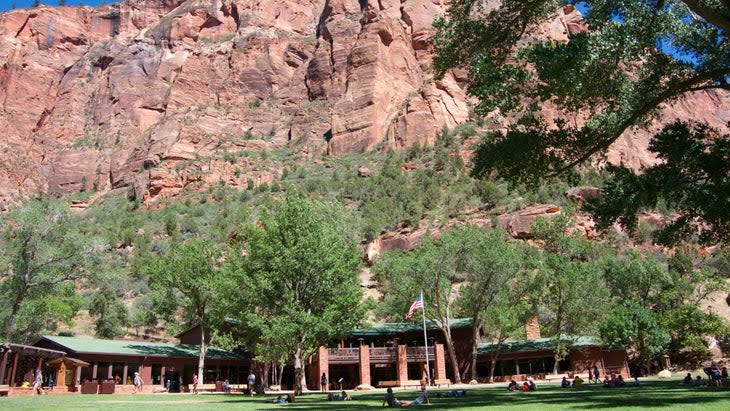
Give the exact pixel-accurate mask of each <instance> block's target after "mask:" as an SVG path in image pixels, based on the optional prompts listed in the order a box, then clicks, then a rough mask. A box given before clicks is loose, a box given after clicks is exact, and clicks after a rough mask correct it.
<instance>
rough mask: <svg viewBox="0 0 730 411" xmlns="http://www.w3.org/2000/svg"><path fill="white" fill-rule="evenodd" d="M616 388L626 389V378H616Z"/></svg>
mask: <svg viewBox="0 0 730 411" xmlns="http://www.w3.org/2000/svg"><path fill="white" fill-rule="evenodd" d="M616 386H617V387H625V386H626V381H624V377H622V376H621V375H619V376H618V377H617V378H616Z"/></svg>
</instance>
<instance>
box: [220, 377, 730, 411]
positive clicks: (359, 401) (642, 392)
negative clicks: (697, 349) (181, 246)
mask: <svg viewBox="0 0 730 411" xmlns="http://www.w3.org/2000/svg"><path fill="white" fill-rule="evenodd" d="M445 391H448V390H434V391H431V397H432V398H431V402H432V404H433V405H432V406H431V408H433V409H439V410H440V409H449V410H458V409H478V408H483V407H499V408H500V409H510V408H514V409H516V410H517V409H520V410H522V409H541V408H563V409H569V408H580V409H620V408H626V407H632V408H638V407H641V408H661V409H666V408H676V409H692V408H696V407H699V406H706V407H712V408H716V409H730V397H729V396H728V393H730V389H728V388H685V387H682V386H680V383H679V382H678V381H676V380H672V381H651V382H644V383H642V385H641V386H640V387H633V386H628V387H623V388H603V386H601V385H589V386H587V387H584V388H582V389H579V390H575V389H563V388H559V387H539V388H538V391H535V392H528V393H523V392H516V393H509V392H507V391H506V390H505V389H504V388H503V387H490V388H477V389H467V391H468V394H467V396H466V397H463V398H437V397H435V395H436V393H438V392H445ZM352 395H353V398H354V400H353V401H351V402H349V401H348V402H341V401H334V402H328V401H326V399H325V397H324V396H323V395H318V394H308V395H305V396H302V397H298V399H297V402H295V403H292V404H286V408H287V409H297V410H302V411H304V410H324V411H328V410H332V411H334V410H343V409H347V410H359V409H372V408H379V407H380V406H381V404H382V401H383V394H381V393H378V394H360V393H355V392H353V393H352ZM417 395H418V393H417V392H414V391H403V392H396V397H398V398H399V399H401V400H413V399H415V397H416V396H417ZM268 398H275V396H270V397H268ZM260 401H261V402H260V405H261V407H260V408H261V409H271V407H272V406H276V405H275V404H265V403H264V402H263V400H260ZM236 402H244V401H243V400H234V399H232V401H228V400H227V401H226V403H236ZM247 402H249V404H250V403H251V402H252V400H247ZM257 405H258V404H257ZM257 408H259V407H257ZM417 408H420V407H417Z"/></svg>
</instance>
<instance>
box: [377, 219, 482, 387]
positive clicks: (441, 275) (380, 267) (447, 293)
mask: <svg viewBox="0 0 730 411" xmlns="http://www.w3.org/2000/svg"><path fill="white" fill-rule="evenodd" d="M468 231H469V230H466V231H464V230H461V229H458V230H451V231H447V232H445V233H443V234H442V235H441V237H439V238H436V239H433V238H425V239H424V240H423V243H422V244H421V245H420V246H419V247H418V248H416V249H415V250H412V251H408V252H403V251H391V252H388V253H385V254H384V255H383V256H382V257H380V258H379V259H378V260H377V261H376V263H375V265H374V266H373V274H374V277H375V279H376V280H377V281H378V287H379V289H380V290H381V292H382V293H383V298H382V301H381V302H380V306H379V308H378V313H379V315H380V316H381V317H383V318H387V319H391V320H394V321H403V317H404V316H405V314H406V313H407V312H408V308H409V306H410V305H411V303H412V302H413V300H414V299H415V298H416V297H417V296H418V295H419V294H420V293H421V291H423V297H424V300H425V301H424V307H425V315H426V318H427V319H428V320H429V321H431V322H432V323H433V324H435V325H436V326H437V327H438V328H439V330H440V331H441V332H442V334H443V336H444V340H445V342H446V348H447V352H448V355H449V360H450V363H451V366H452V371H453V375H454V382H455V383H457V384H458V383H460V382H461V375H462V373H463V372H464V371H465V370H466V367H467V366H468V365H467V364H462V367H460V363H459V362H458V361H457V358H456V351H455V349H454V345H453V339H452V337H451V326H450V323H451V317H452V314H453V311H454V304H455V301H456V299H457V297H458V293H457V288H458V286H459V285H461V284H463V283H464V282H465V281H466V279H467V273H466V271H465V270H464V264H465V262H466V261H467V258H468V256H469V254H470V252H471V250H472V248H473V247H472V246H471V245H470V244H469V242H468V241H462V239H463V238H462V236H463V235H465V234H467V233H468ZM469 235H470V234H469ZM418 315H419V316H420V314H418ZM462 368H463V370H462Z"/></svg>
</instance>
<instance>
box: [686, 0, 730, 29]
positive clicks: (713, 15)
mask: <svg viewBox="0 0 730 411" xmlns="http://www.w3.org/2000/svg"><path fill="white" fill-rule="evenodd" d="M682 2H683V3H684V4H686V5H687V7H689V9H690V10H691V11H692V12H693V13H695V14H697V15H698V16H700V17H702V18H703V19H705V20H706V21H707V22H708V23H712V24H714V25H715V26H717V27H719V28H721V29H723V30H725V32H727V33H730V18H728V17H727V16H725V15H722V14H720V13H719V12H718V11H717V10H713V9H711V8H709V7H706V6H705V5H704V4H703V2H702V1H697V0H682ZM722 2H723V4H724V5H725V8H726V9H728V10H727V12H728V14H730V6H729V5H728V3H730V2H728V1H727V0H722Z"/></svg>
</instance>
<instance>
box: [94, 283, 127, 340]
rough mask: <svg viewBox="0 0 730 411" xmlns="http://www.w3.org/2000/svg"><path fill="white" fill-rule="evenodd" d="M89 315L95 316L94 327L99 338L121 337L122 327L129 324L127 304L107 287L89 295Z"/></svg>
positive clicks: (122, 334)
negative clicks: (91, 295)
mask: <svg viewBox="0 0 730 411" xmlns="http://www.w3.org/2000/svg"><path fill="white" fill-rule="evenodd" d="M89 315H92V316H97V319H96V321H94V329H95V332H96V335H97V336H98V337H101V338H114V337H123V336H124V334H125V331H124V328H123V327H127V326H129V325H130V321H129V311H128V310H127V306H126V305H124V303H123V302H122V301H121V300H120V299H119V298H118V297H117V294H116V292H115V291H114V290H113V289H111V288H108V287H104V288H102V289H100V290H99V291H97V292H96V293H94V295H93V297H91V301H90V302H89Z"/></svg>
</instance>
